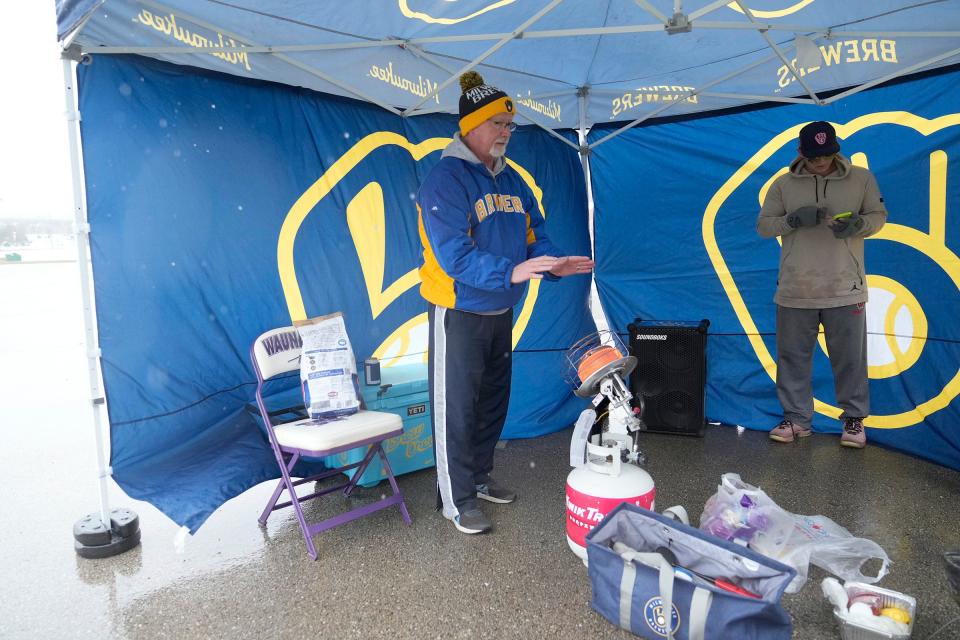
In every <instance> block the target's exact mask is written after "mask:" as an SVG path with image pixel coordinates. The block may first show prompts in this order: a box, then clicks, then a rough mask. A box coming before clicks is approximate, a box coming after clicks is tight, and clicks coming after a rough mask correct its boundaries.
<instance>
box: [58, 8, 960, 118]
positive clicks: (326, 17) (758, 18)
mask: <svg viewBox="0 0 960 640" xmlns="http://www.w3.org/2000/svg"><path fill="white" fill-rule="evenodd" d="M332 5H335V6H332ZM57 18H58V33H59V36H60V38H61V42H62V44H63V45H64V47H65V48H69V49H70V51H72V52H75V53H77V54H79V55H85V54H119V53H136V54H140V55H146V56H151V57H154V58H158V59H161V60H166V61H169V62H173V63H176V64H184V65H191V66H196V67H202V68H207V69H214V70H217V71H222V72H226V73H230V74H235V75H238V76H242V77H250V78H258V79H263V80H270V81H274V82H281V83H284V84H289V85H293V86H302V87H307V88H310V89H314V90H317V91H322V92H326V93H332V94H337V95H344V96H350V97H354V98H359V99H362V100H366V101H369V102H373V103H375V104H379V105H381V106H383V107H384V108H387V109H390V110H393V111H395V112H397V113H403V114H404V115H417V114H422V113H434V112H438V111H439V112H448V113H456V112H457V104H458V99H459V95H460V89H459V86H458V83H457V77H458V75H459V74H460V73H462V72H464V71H466V70H468V69H471V68H476V69H477V70H478V71H479V72H480V73H481V74H482V75H483V76H484V79H485V80H486V81H487V82H488V83H489V84H493V85H496V86H499V87H501V88H503V89H504V90H505V91H507V92H508V93H509V94H511V95H513V96H514V97H515V101H516V102H517V104H518V115H519V116H520V122H521V123H522V122H523V121H524V120H529V121H532V122H534V123H537V124H539V125H541V126H543V127H546V128H549V129H556V128H567V127H589V126H592V125H593V124H596V123H603V122H623V123H625V124H626V123H636V122H638V121H642V120H644V119H647V118H650V117H655V116H657V115H660V114H664V115H677V114H685V113H696V112H700V111H707V110H713V109H721V108H728V107H735V106H741V105H745V104H750V103H755V102H766V101H781V102H808V103H814V104H818V103H823V102H829V101H835V100H838V99H841V98H842V97H844V96H845V95H848V94H849V92H850V91H856V90H859V89H862V88H866V87H868V86H873V85H874V84H878V83H880V82H883V81H885V80H888V79H891V78H894V77H898V76H901V75H906V74H910V73H914V72H918V71H923V70H927V69H932V68H936V67H939V66H943V65H948V64H953V63H956V62H957V56H958V55H960V2H956V1H955V0H940V1H933V2H929V1H923V2H921V1H919V0H846V1H845V2H840V1H839V0H733V1H729V0H685V1H681V0H351V2H348V3H341V2H338V3H330V2H289V1H288V0H231V2H229V3H228V2H214V1H212V0H203V1H200V2H197V1H196V0H165V1H164V2H154V1H153V0H140V1H135V0H109V1H107V0H57ZM846 87H850V88H851V89H850V91H846V92H841V93H839V94H836V95H833V96H832V97H830V98H827V99H824V98H822V96H823V95H824V94H825V93H828V92H832V91H835V90H837V89H841V88H846ZM581 98H582V99H581Z"/></svg>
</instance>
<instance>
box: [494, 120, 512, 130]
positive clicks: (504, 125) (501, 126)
mask: <svg viewBox="0 0 960 640" xmlns="http://www.w3.org/2000/svg"><path fill="white" fill-rule="evenodd" d="M487 122H489V123H490V124H492V125H493V126H494V127H496V128H497V129H498V130H499V131H510V132H513V131H516V130H517V123H516V122H501V121H499V120H488V121H487Z"/></svg>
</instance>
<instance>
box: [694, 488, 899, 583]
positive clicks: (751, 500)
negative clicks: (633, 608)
mask: <svg viewBox="0 0 960 640" xmlns="http://www.w3.org/2000/svg"><path fill="white" fill-rule="evenodd" d="M700 529H701V530H703V531H707V532H709V533H711V534H713V535H716V536H719V537H721V538H724V539H727V540H733V541H735V542H740V543H742V544H746V545H747V546H749V547H750V548H751V549H754V550H756V551H759V552H760V553H762V554H764V555H765V556H768V557H771V558H775V559H776V560H779V561H780V562H783V563H784V564H786V565H789V566H791V567H793V568H794V569H796V570H797V577H796V578H795V579H794V580H793V582H791V583H790V585H789V586H788V587H787V589H786V591H787V593H796V592H797V591H799V590H800V588H801V587H803V585H804V583H805V582H806V581H807V568H808V566H809V565H810V564H814V565H816V566H818V567H820V568H821V569H823V570H825V571H828V572H830V573H832V574H833V575H835V576H837V577H839V578H842V579H843V580H853V581H857V582H865V583H868V584H873V583H875V582H877V581H878V580H880V579H881V578H883V576H885V575H887V570H888V567H889V564H890V558H889V557H888V556H887V554H886V552H885V551H884V550H883V548H882V547H880V545H878V544H877V543H876V542H873V541H872V540H867V539H866V538H855V537H854V536H853V535H852V534H851V533H850V532H849V531H847V530H846V529H844V528H843V527H841V526H840V525H838V524H837V523H836V522H834V521H833V520H831V519H830V518H827V517H825V516H819V515H818V516H804V515H798V514H793V513H790V512H789V511H786V510H784V509H782V508H780V507H779V506H778V505H777V504H776V503H775V502H774V501H773V500H772V499H771V498H770V496H768V495H767V494H766V493H764V492H763V491H762V490H761V489H760V488H758V487H754V486H753V485H750V484H747V483H746V482H744V481H743V480H741V479H740V476H739V475H738V474H736V473H725V474H723V477H722V478H721V481H720V486H719V487H718V488H717V493H716V494H715V495H713V496H712V497H711V498H710V499H709V500H707V504H706V505H705V506H704V510H703V515H701V516H700ZM874 558H876V559H879V560H880V561H881V566H880V569H879V571H878V573H877V575H876V576H867V575H864V574H863V573H862V571H861V569H862V567H863V564H864V563H865V562H867V561H868V560H872V559H874Z"/></svg>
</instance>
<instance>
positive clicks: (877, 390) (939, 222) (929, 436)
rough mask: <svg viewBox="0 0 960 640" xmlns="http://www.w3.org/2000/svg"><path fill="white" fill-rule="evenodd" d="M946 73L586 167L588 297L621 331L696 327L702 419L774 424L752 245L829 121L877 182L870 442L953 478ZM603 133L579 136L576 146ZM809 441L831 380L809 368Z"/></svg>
mask: <svg viewBox="0 0 960 640" xmlns="http://www.w3.org/2000/svg"><path fill="white" fill-rule="evenodd" d="M958 78H960V76H958V72H956V71H952V72H950V73H944V74H938V75H934V76H929V77H923V78H919V79H916V80H912V81H909V82H901V83H898V84H895V85H892V86H887V87H882V88H877V89H873V90H870V91H867V92H863V93H860V94H857V95H854V96H852V97H849V98H847V99H845V100H844V101H842V102H841V103H838V104H834V105H831V106H828V107H809V106H797V105H790V106H778V107H772V108H767V109H759V110H751V111H747V112H739V113H732V114H724V115H718V116H715V117H704V118H698V119H691V120H683V121H676V122H669V123H659V124H655V125H652V126H645V127H637V128H634V129H631V130H629V131H626V132H625V133H623V134H621V135H620V136H618V137H616V138H613V139H611V140H610V141H608V142H606V143H604V144H603V145H600V146H598V147H597V148H596V149H595V152H594V154H593V156H592V159H591V173H592V179H593V193H594V199H595V227H596V255H597V260H598V265H597V275H596V278H597V285H598V289H599V292H600V296H601V299H602V300H603V302H604V306H605V309H606V310H607V312H608V314H609V315H610V316H611V318H612V322H613V324H614V325H615V326H616V328H618V329H619V330H620V331H625V330H626V325H627V324H628V323H629V322H631V321H632V320H633V319H634V318H636V317H642V318H644V319H647V320H651V319H659V320H699V319H700V318H708V319H709V320H710V321H711V327H710V334H711V335H710V337H709V340H708V361H709V368H708V369H709V374H708V383H707V401H706V402H707V406H706V412H707V414H708V416H709V417H710V418H712V419H714V420H718V421H722V422H724V423H729V424H738V425H742V426H745V427H747V428H750V429H769V428H771V427H772V426H773V425H774V424H776V423H777V422H778V421H779V419H780V417H781V414H780V411H781V410H780V407H779V404H778V402H777V398H776V390H775V385H774V380H773V375H774V374H773V372H774V371H775V365H774V362H775V352H776V350H775V341H774V318H775V306H774V304H773V294H774V290H775V287H776V279H777V267H778V260H779V252H780V247H779V245H778V243H777V241H776V240H770V239H768V240H764V239H761V238H760V237H759V236H758V235H757V234H756V231H755V220H756V216H757V214H758V212H759V207H760V202H761V200H762V194H763V193H765V189H766V188H767V187H768V186H769V182H770V181H771V180H772V178H773V177H774V176H775V175H776V174H777V172H779V171H781V170H782V169H783V168H785V167H786V166H787V165H788V164H789V163H790V161H791V160H792V159H793V158H794V157H795V155H796V136H797V131H798V129H799V127H800V126H802V125H803V124H804V123H806V122H809V121H811V120H829V121H831V122H833V123H834V124H835V125H836V126H837V129H838V134H839V137H840V139H841V146H842V153H844V154H845V155H847V156H848V157H850V158H851V159H852V160H853V162H854V163H855V164H859V165H861V166H869V168H870V169H871V170H872V171H873V172H874V173H875V174H876V176H877V179H878V182H879V184H880V188H881V191H882V192H883V195H884V197H885V200H886V205H887V208H888V210H889V213H890V216H889V221H888V223H887V225H886V227H885V228H884V229H883V230H882V231H881V233H880V234H878V235H877V236H874V237H873V238H870V239H868V240H867V241H866V266H867V274H868V284H869V286H870V302H869V304H868V307H867V313H868V331H869V333H870V337H869V350H870V376H871V381H870V387H871V397H872V412H871V413H872V415H871V417H870V418H869V420H868V421H867V424H868V425H869V426H872V427H876V428H872V429H870V430H869V438H870V440H871V442H874V443H879V444H883V445H886V446H890V447H893V448H896V449H900V450H902V451H906V452H909V453H912V454H914V455H917V456H920V457H923V458H926V459H928V460H933V461H934V462H938V463H940V464H943V465H946V466H950V467H953V468H960V432H958V431H957V429H956V428H955V426H956V424H957V423H958V422H960V401H958V400H957V398H956V396H957V394H958V393H960V346H958V345H960V327H958V325H957V323H956V322H955V321H954V316H955V313H954V310H955V309H956V308H957V303H958V294H960V260H958V258H957V254H956V251H957V247H958V243H960V226H958V225H957V224H956V222H955V216H956V215H957V213H958V211H957V205H956V203H957V202H960V182H958V181H957V179H956V176H957V175H958V173H957V172H958V170H960V166H958V160H960V126H958V125H960V89H958V82H957V81H958ZM607 133H608V131H601V130H597V131H592V132H591V135H590V139H591V141H594V140H598V139H600V138H601V137H602V136H603V135H606V134H607ZM814 392H815V393H814V395H815V398H816V399H817V400H818V405H817V406H818V413H817V415H816V417H815V420H814V427H815V429H816V430H817V431H824V432H832V433H836V432H838V431H839V423H838V422H837V421H836V420H835V419H834V418H835V416H836V415H838V414H839V411H838V410H837V408H836V407H835V398H834V394H833V383H832V375H831V372H830V367H829V362H828V360H827V358H826V355H825V353H824V352H823V351H822V350H818V351H817V353H816V355H815V362H814Z"/></svg>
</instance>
